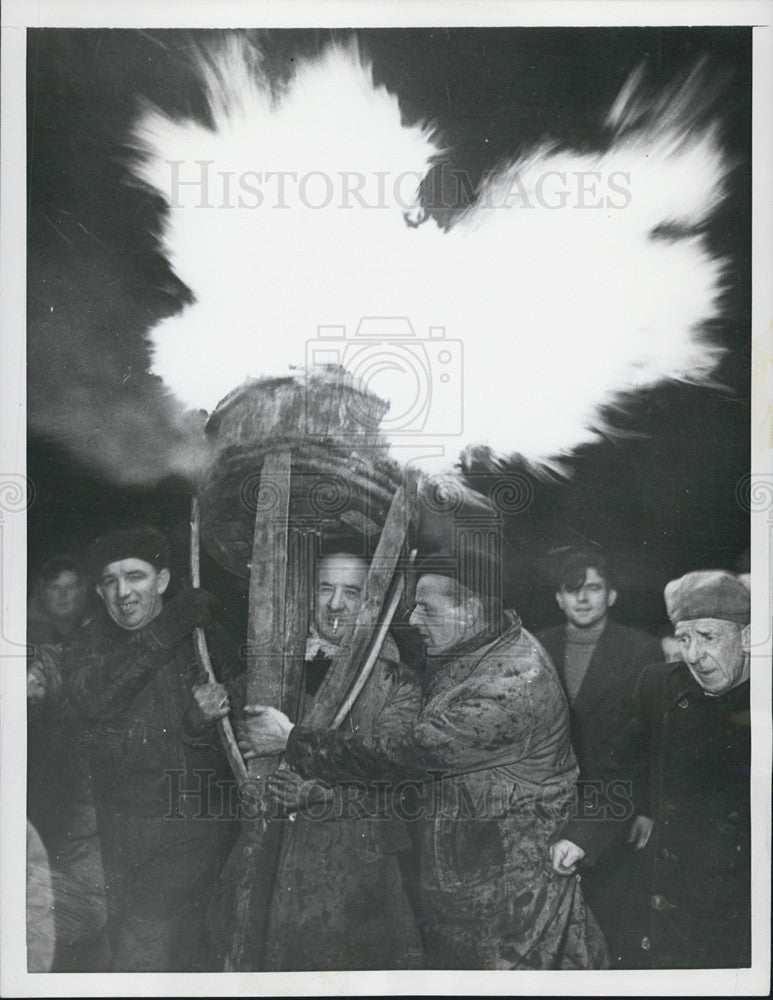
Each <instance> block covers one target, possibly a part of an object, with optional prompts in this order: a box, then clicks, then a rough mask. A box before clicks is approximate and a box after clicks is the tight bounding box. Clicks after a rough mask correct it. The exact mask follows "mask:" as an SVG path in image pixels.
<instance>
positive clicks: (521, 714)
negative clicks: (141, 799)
mask: <svg viewBox="0 0 773 1000" xmlns="http://www.w3.org/2000/svg"><path fill="white" fill-rule="evenodd" d="M417 575H418V582H417V586H416V607H415V610H414V612H413V615H412V617H411V621H412V623H413V624H414V625H415V626H416V627H417V628H418V630H419V632H420V634H421V636H422V638H423V640H424V643H425V647H426V652H427V668H426V675H425V679H424V685H423V687H424V691H423V707H422V710H421V713H420V715H419V717H418V719H417V721H416V723H415V724H414V725H413V727H412V728H411V729H410V731H409V732H407V733H405V734H403V735H402V736H399V735H396V736H378V735H374V736H367V735H362V734H359V733H351V732H349V733H346V732H340V733H336V732H332V731H329V730H328V731H325V730H323V729H321V728H308V727H306V726H303V725H296V726H293V725H292V723H291V722H290V720H289V719H288V718H287V717H286V716H285V715H284V714H283V713H281V712H279V711H278V710H276V709H275V708H270V707H263V706H248V707H247V709H246V710H245V712H246V715H247V717H248V718H247V720H245V723H244V725H243V726H242V729H241V743H240V745H241V747H242V749H243V751H244V753H245V757H250V756H253V755H263V754H271V753H273V754H276V753H280V752H284V753H285V760H286V762H287V763H288V764H289V765H290V766H291V767H292V768H294V769H295V770H297V771H298V772H299V773H300V774H301V775H303V776H304V777H306V778H308V779H319V778H321V779H323V780H325V781H327V782H329V783H331V784H336V785H347V784H352V783H355V784H363V783H364V784H365V785H368V786H369V787H370V788H372V789H375V788H377V787H380V788H381V789H383V788H384V787H385V785H386V786H390V787H391V788H392V789H393V790H396V789H398V788H399V787H400V786H401V784H402V786H403V787H404V785H405V782H406V781H410V780H413V781H415V782H418V783H420V784H422V785H424V786H425V787H426V788H428V789H429V790H430V792H431V794H430V795H429V796H428V799H427V800H425V808H424V810H423V815H422V827H423V832H422V849H421V863H422V874H421V895H422V904H423V908H424V919H425V920H426V924H427V934H426V938H425V943H426V947H427V953H428V960H429V964H430V966H431V967H434V968H446V969H457V968H471V969H474V968H477V969H484V968H485V969H549V968H553V969H560V968H563V969H569V968H601V967H604V966H605V964H606V962H607V954H606V948H605V945H604V941H603V938H602V936H601V932H600V930H599V929H598V926H597V924H596V923H595V921H594V919H593V917H592V915H590V913H589V912H588V910H587V908H586V906H585V904H584V901H583V899H582V895H581V892H580V887H579V883H578V882H577V881H574V882H567V881H563V882H562V880H561V878H560V877H559V876H557V875H556V874H555V873H553V872H552V870H551V868H550V856H549V848H548V843H549V840H550V837H551V835H552V833H553V832H554V830H555V829H556V828H557V827H558V826H559V824H560V823H561V821H562V819H565V817H566V816H567V815H568V813H569V810H570V808H571V801H572V792H573V788H574V783H575V781H576V778H577V766H576V763H575V760H574V755H573V754H572V750H571V747H570V745H569V735H568V712H567V705H566V699H565V697H564V695H563V692H562V691H561V687H560V683H559V681H558V677H557V676H556V674H555V670H554V668H553V666H552V664H551V663H550V661H549V660H548V658H547V656H546V655H545V654H544V651H543V650H542V649H541V647H540V646H539V645H538V644H536V643H535V641H534V640H533V639H532V637H531V636H530V635H529V633H527V632H526V631H525V630H524V629H523V628H522V626H521V623H520V620H519V619H518V617H517V615H515V614H514V613H513V612H503V609H502V604H501V598H500V597H499V589H498V586H497V584H498V581H499V575H500V574H499V566H498V563H497V560H496V554H495V553H492V552H490V551H487V550H486V549H485V547H484V548H480V549H478V550H476V549H475V547H474V546H473V547H466V548H464V549H463V550H462V549H460V550H459V551H457V552H455V553H453V554H449V556H448V557H447V558H439V557H438V558H435V559H431V560H428V561H426V562H424V564H423V565H422V566H421V567H420V569H419V570H418V571H417Z"/></svg>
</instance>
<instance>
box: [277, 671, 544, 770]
mask: <svg viewBox="0 0 773 1000" xmlns="http://www.w3.org/2000/svg"><path fill="white" fill-rule="evenodd" d="M530 702H531V698H530V692H529V687H528V684H520V685H518V686H517V687H516V688H515V690H514V691H513V690H511V691H509V692H506V691H504V690H503V691H500V692H497V693H494V692H489V693H488V694H487V693H486V692H485V691H482V690H480V688H477V689H476V688H475V687H467V686H465V685H460V686H459V687H458V688H457V689H456V691H455V692H454V693H453V696H452V697H450V698H448V697H447V698H444V699H443V701H442V703H441V704H439V705H437V706H436V707H434V708H433V706H432V704H431V703H430V705H429V706H427V707H426V708H425V710H424V712H423V713H422V715H421V716H420V718H419V719H418V720H417V722H416V723H415V724H414V726H413V728H412V729H411V730H410V731H409V732H408V733H406V734H405V735H403V736H385V737H384V736H382V737H378V736H375V737H370V738H367V737H361V736H356V735H355V736H348V735H341V734H339V733H334V732H320V731H314V730H309V729H304V728H303V727H302V726H296V727H295V728H294V729H293V730H292V732H291V734H290V739H289V740H288V744H287V751H286V756H287V761H288V763H289V764H290V766H291V767H294V768H295V769H296V770H297V771H298V772H299V773H301V774H302V775H303V776H304V777H318V778H322V779H324V780H325V781H328V782H329V783H331V784H335V783H337V782H338V783H342V782H343V783H346V782H362V781H365V782H367V781H371V782H372V781H384V780H391V781H400V780H419V781H429V780H433V779H435V778H438V777H441V776H442V775H444V774H449V773H453V772H455V771H459V770H465V769H468V768H470V769H472V768H475V767H476V766H485V765H486V762H487V761H489V760H490V759H491V758H492V757H493V756H494V755H495V754H497V753H500V752H501V751H502V749H504V748H505V747H508V748H512V755H513V758H514V759H516V758H517V757H518V756H519V755H520V754H523V753H526V752H527V750H528V747H529V745H530V743H531V741H532V737H533V729H534V721H533V720H534V719H535V714H534V711H533V706H532V705H531V704H530Z"/></svg>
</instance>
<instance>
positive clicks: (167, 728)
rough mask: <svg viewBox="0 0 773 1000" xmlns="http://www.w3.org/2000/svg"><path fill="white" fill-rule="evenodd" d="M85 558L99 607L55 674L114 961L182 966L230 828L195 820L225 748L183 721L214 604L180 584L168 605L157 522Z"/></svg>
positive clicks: (221, 772) (154, 967) (192, 956)
mask: <svg viewBox="0 0 773 1000" xmlns="http://www.w3.org/2000/svg"><path fill="white" fill-rule="evenodd" d="M91 564H92V567H93V570H94V575H95V579H96V590H97V594H98V595H99V597H100V598H101V600H102V603H103V605H104V610H103V613H102V614H100V615H98V616H96V617H95V618H94V619H92V620H91V621H90V622H89V623H88V624H87V625H86V626H85V627H84V629H83V630H82V631H81V634H80V635H79V637H78V639H77V640H76V641H75V642H73V643H72V644H71V645H69V646H68V648H67V649H66V650H65V654H64V655H65V658H66V662H67V667H66V669H65V671H64V673H65V676H66V678H67V685H68V693H69V696H70V698H71V700H72V703H73V704H74V706H75V709H76V711H77V713H78V716H79V719H80V723H81V727H82V732H83V742H84V749H85V751H86V754H87V757H88V761H89V764H90V769H91V774H92V780H93V786H94V797H95V801H96V807H97V827H98V832H99V836H100V840H101V844H102V855H103V863H104V871H105V887H106V892H107V906H108V932H109V936H110V943H111V949H112V964H111V969H112V971H121V972H129V971H131V972H172V971H191V970H193V969H194V968H195V963H196V958H197V953H198V949H199V935H200V931H201V928H202V926H203V917H204V912H205V907H206V902H207V898H208V895H209V891H210V888H211V885H212V883H213V881H214V878H215V876H216V874H217V868H218V864H219V860H220V851H221V846H222V842H223V837H224V835H225V834H226V833H227V824H226V823H224V822H223V821H222V817H221V818H219V819H217V818H206V816H202V812H206V811H207V810H208V809H210V810H211V811H212V812H217V803H216V802H214V801H213V802H212V803H209V805H208V804H207V802H206V795H204V796H203V795H202V789H204V790H205V791H206V790H207V789H210V788H213V787H214V788H215V792H214V793H213V798H214V797H215V796H216V794H217V787H216V786H215V782H216V781H217V780H219V779H223V780H225V779H226V777H227V766H226V764H225V759H224V756H223V753H222V751H221V748H220V747H219V746H217V745H214V744H211V743H204V742H198V743H197V741H196V740H195V739H191V740H187V739H186V734H185V732H184V729H183V719H184V716H185V714H186V710H188V712H189V716H190V715H191V714H192V715H193V716H194V717H195V715H196V711H197V706H196V704H195V703H194V702H193V699H192V697H191V692H192V688H193V687H195V686H196V680H197V671H196V666H195V663H196V660H195V655H194V650H193V645H192V637H191V633H192V630H193V629H194V627H196V626H202V627H203V626H209V625H211V624H212V618H211V614H210V604H211V599H210V598H209V596H208V595H207V594H205V593H204V592H203V591H197V590H188V591H181V592H180V593H178V594H177V596H176V597H174V598H173V599H172V600H171V601H169V602H168V603H165V602H164V595H165V594H166V591H167V588H168V586H169V582H170V568H169V567H170V552H169V544H168V542H167V540H166V538H165V536H164V535H163V534H162V533H161V532H160V531H157V530H156V529H154V528H149V527H142V528H134V529H129V530H122V531H114V532H111V533H110V534H107V535H105V536H103V537H102V538H99V539H97V541H96V542H95V543H94V545H93V547H92V551H91ZM215 696H217V697H219V698H221V699H226V698H227V695H226V693H225V689H224V688H222V689H220V690H215V691H214V692H213V697H215ZM202 806H204V807H205V808H204V809H202Z"/></svg>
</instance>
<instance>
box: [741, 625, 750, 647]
mask: <svg viewBox="0 0 773 1000" xmlns="http://www.w3.org/2000/svg"><path fill="white" fill-rule="evenodd" d="M751 639H752V627H751V625H744V627H743V628H742V629H741V646H742V647H743V651H744V653H745V654H746V653H748V652H749V650H750V649H751V644H752V643H751Z"/></svg>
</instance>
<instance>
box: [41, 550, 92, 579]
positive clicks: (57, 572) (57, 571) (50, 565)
mask: <svg viewBox="0 0 773 1000" xmlns="http://www.w3.org/2000/svg"><path fill="white" fill-rule="evenodd" d="M62 573H75V575H76V576H78V577H80V578H81V579H82V580H85V578H86V576H87V573H86V567H85V566H84V565H83V563H82V562H81V561H80V560H79V559H77V558H76V557H75V556H69V555H60V556H53V557H52V558H51V559H47V560H46V562H44V563H43V565H42V566H41V567H40V569H39V570H38V571H37V573H36V574H35V582H36V584H37V585H38V586H41V587H45V586H46V585H47V584H49V583H51V582H52V581H53V580H56V578H57V577H59V576H61V575H62Z"/></svg>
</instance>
